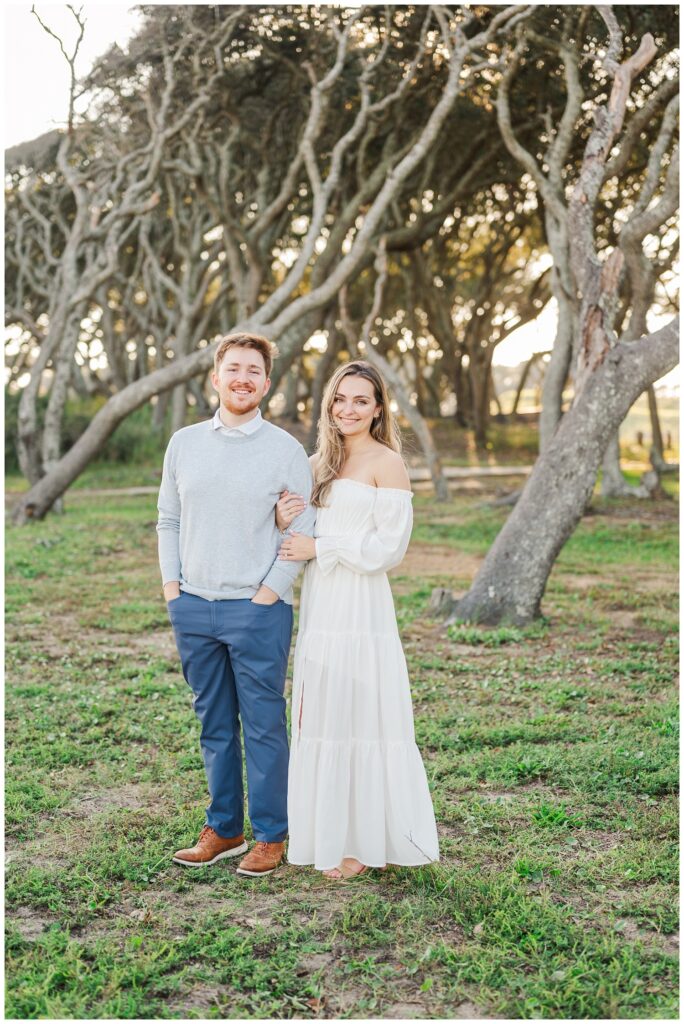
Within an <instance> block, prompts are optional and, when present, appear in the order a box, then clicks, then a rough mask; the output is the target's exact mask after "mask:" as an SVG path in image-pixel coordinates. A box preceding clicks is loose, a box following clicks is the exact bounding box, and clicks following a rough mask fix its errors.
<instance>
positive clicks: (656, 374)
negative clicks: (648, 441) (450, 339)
mask: <svg viewBox="0 0 684 1024" xmlns="http://www.w3.org/2000/svg"><path fill="white" fill-rule="evenodd" d="M678 326H679V318H676V319H675V320H674V321H672V322H671V323H670V324H668V325H667V326H666V327H663V328H662V329H661V330H660V331H658V332H657V333H656V334H652V335H650V336H649V337H647V338H643V339H641V340H640V341H636V342H623V343H620V344H619V345H617V346H615V348H613V349H611V350H610V351H608V352H607V353H606V356H605V358H604V360H603V363H602V364H601V365H600V366H599V367H597V368H596V369H595V370H594V371H593V373H592V374H591V376H590V377H589V378H588V379H587V381H586V383H585V386H584V388H583V390H582V393H581V394H580V395H579V396H578V398H577V399H576V401H575V403H574V404H573V406H572V408H571V409H570V410H569V411H568V412H566V413H565V415H564V416H563V419H562V420H561V422H560V424H559V425H558V429H557V430H556V433H555V434H554V436H553V438H552V439H551V441H550V442H549V444H548V445H547V447H546V449H545V450H544V452H542V454H541V455H540V456H539V458H538V459H537V462H536V463H535V466H534V469H533V470H532V473H531V474H530V477H529V479H528V481H527V484H526V485H525V488H524V490H523V493H522V495H521V497H520V499H519V500H518V502H517V504H516V506H515V508H514V509H513V511H512V512H511V515H510V516H509V518H508V520H507V521H506V523H505V525H504V526H503V528H502V530H501V532H500V533H499V535H498V537H497V538H496V540H495V541H494V544H493V545H492V547H491V548H490V550H489V552H488V554H487V557H486V558H485V560H484V563H483V565H482V568H481V569H480V571H479V573H478V575H477V578H476V580H475V582H474V584H473V586H472V588H471V589H470V591H469V592H468V594H466V596H465V597H464V598H462V599H461V600H460V601H457V602H455V603H454V605H453V615H452V618H451V620H450V621H463V620H465V621H468V622H483V623H488V624H496V623H500V622H512V623H514V624H517V625H524V624H526V623H528V622H530V621H532V620H533V619H534V618H536V617H537V616H538V615H539V614H540V606H541V599H542V596H543V594H544V590H545V588H546V583H547V580H548V577H549V574H550V572H551V569H552V567H553V563H554V561H555V559H556V557H557V555H558V552H559V551H560V550H561V548H562V547H563V545H564V544H565V542H566V540H567V539H568V538H569V537H570V535H571V534H572V532H573V530H574V529H575V527H576V526H577V523H578V522H579V521H580V519H581V517H582V514H583V511H584V509H585V508H586V505H587V502H588V501H589V499H590V497H591V494H592V491H593V488H594V482H595V480H596V473H597V471H598V467H599V464H600V461H601V458H602V456H603V453H604V451H605V448H606V445H607V444H608V442H609V441H610V439H611V437H612V436H614V435H615V432H616V430H617V429H618V427H619V425H620V423H621V422H622V420H623V419H624V417H625V415H626V414H627V412H628V410H629V408H630V406H631V405H632V404H633V403H634V401H635V400H636V399H637V398H638V396H639V395H640V394H641V392H642V391H643V390H644V389H645V388H646V387H647V386H648V385H649V384H650V383H652V382H653V381H656V380H658V379H659V378H660V377H662V376H663V375H664V374H665V373H667V372H668V371H669V370H671V369H672V368H673V367H674V366H676V365H677V359H678V355H677V332H678Z"/></svg>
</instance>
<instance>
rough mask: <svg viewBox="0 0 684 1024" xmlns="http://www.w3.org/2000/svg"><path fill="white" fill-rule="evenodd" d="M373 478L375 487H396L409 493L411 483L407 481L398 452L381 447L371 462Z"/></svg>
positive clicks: (407, 476) (406, 472) (404, 468)
mask: <svg viewBox="0 0 684 1024" xmlns="http://www.w3.org/2000/svg"><path fill="white" fill-rule="evenodd" d="M373 477H374V479H375V486H376V487H396V488H399V489H401V490H405V491H410V490H411V481H410V480H409V475H408V470H407V469H406V463H405V462H404V460H403V459H402V457H401V455H400V454H399V452H395V451H393V450H392V449H391V448H387V447H386V445H382V446H381V450H378V452H377V454H376V456H375V459H374V461H373Z"/></svg>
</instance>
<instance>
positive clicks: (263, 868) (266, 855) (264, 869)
mask: <svg viewBox="0 0 684 1024" xmlns="http://www.w3.org/2000/svg"><path fill="white" fill-rule="evenodd" d="M284 855H285V843H284V842H283V843H257V844H256V846H255V847H254V849H253V850H250V852H249V853H248V854H247V856H246V857H243V859H242V860H241V861H240V864H239V866H238V869H237V873H238V875H252V876H253V877H257V876H259V875H270V874H271V872H272V871H275V869H276V868H277V867H278V865H279V864H280V863H281V862H282V859H283V856H284Z"/></svg>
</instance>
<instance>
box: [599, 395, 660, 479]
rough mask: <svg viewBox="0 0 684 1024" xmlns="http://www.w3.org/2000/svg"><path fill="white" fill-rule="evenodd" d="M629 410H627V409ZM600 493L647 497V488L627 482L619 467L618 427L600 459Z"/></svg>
mask: <svg viewBox="0 0 684 1024" xmlns="http://www.w3.org/2000/svg"><path fill="white" fill-rule="evenodd" d="M628 411H629V410H628ZM601 494H602V495H603V497H604V498H647V497H648V490H647V489H646V488H645V487H643V486H641V485H637V486H636V487H634V486H633V485H632V484H628V483H627V481H626V480H625V478H624V476H623V475H622V470H621V469H620V428H619V426H618V429H617V430H616V431H615V433H614V434H613V436H612V437H611V439H610V441H609V442H608V446H607V448H606V450H605V452H604V454H603V459H602V461H601Z"/></svg>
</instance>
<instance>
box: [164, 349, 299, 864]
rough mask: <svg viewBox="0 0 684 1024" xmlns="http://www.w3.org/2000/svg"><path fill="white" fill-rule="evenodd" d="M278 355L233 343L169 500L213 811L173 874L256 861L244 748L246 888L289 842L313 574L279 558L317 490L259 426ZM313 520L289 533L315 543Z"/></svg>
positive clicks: (186, 655)
mask: <svg viewBox="0 0 684 1024" xmlns="http://www.w3.org/2000/svg"><path fill="white" fill-rule="evenodd" d="M271 364H272V348H271V343H270V342H269V341H267V340H266V339H265V338H261V337H259V336H257V335H252V334H235V335H227V336H226V337H225V338H223V339H222V340H221V342H220V344H219V346H218V348H217V350H216V355H215V358H214V372H213V373H212V375H211V382H212V385H213V387H214V389H215V390H216V391H217V392H218V394H219V398H220V405H219V408H218V409H217V411H216V415H215V416H214V418H213V420H205V421H204V422H202V423H196V424H194V425H193V426H190V427H184V428H183V429H182V430H179V431H177V432H176V433H175V434H174V435H173V437H172V438H171V440H170V442H169V445H168V448H167V451H166V455H165V458H164V470H163V474H162V483H161V488H160V491H159V504H158V508H159V519H158V522H157V531H158V534H159V563H160V567H161V574H162V583H163V587H164V598H165V600H166V601H167V602H168V612H169V618H170V619H171V624H172V626H173V630H174V634H175V638H176V645H177V647H178V653H179V654H180V658H181V663H182V666H183V674H184V676H185V679H186V680H187V682H188V684H189V685H190V687H191V689H192V691H193V693H194V701H193V704H194V708H195V712H196V714H197V717H198V718H199V720H200V723H201V734H200V745H201V749H202V756H203V759H204V767H205V771H206V776H207V783H208V786H209V794H210V797H211V802H210V804H209V806H208V807H207V811H206V824H205V826H204V828H203V829H202V831H201V833H200V836H199V839H198V840H197V843H196V845H195V846H193V847H192V848H190V849H185V850H179V851H178V852H177V853H176V854H175V855H174V857H173V860H174V861H175V863H176V864H184V865H186V866H189V867H196V866H202V865H207V864H215V863H216V862H217V861H218V860H221V859H222V858H224V857H235V856H238V855H239V854H242V853H244V852H245V851H246V850H247V844H246V842H245V839H244V835H243V821H244V818H243V814H244V812H243V792H242V749H241V742H240V722H241V723H242V734H243V736H244V745H245V758H246V762H247V788H248V796H249V816H250V820H251V823H252V831H253V833H254V838H255V839H256V845H255V846H254V848H253V849H252V850H251V851H250V853H249V854H248V855H247V856H246V857H245V858H244V859H243V860H242V861H241V862H240V865H239V867H238V871H239V872H240V874H244V875H254V876H260V875H266V874H270V872H271V871H273V870H274V869H275V868H276V867H277V866H278V864H280V862H281V861H282V858H283V854H284V850H285V838H286V836H287V770H288V758H289V750H288V745H287V732H286V719H285V698H284V696H283V690H284V687H285V676H286V672H287V662H288V654H289V648H290V641H291V637H292V584H293V583H294V580H295V579H296V577H297V575H298V573H299V572H300V570H301V568H302V566H303V564H304V563H303V562H295V561H285V560H282V559H279V558H278V557H277V550H278V547H279V546H280V541H281V540H282V538H281V536H280V533H279V531H278V528H277V526H276V521H275V506H276V502H277V501H278V498H279V495H280V492H281V491H283V490H285V489H288V490H290V491H295V492H297V493H299V494H301V495H302V496H304V498H305V500H306V501H307V502H308V500H309V497H310V494H311V487H312V482H313V481H312V478H311V470H310V467H309V461H308V459H307V457H306V453H305V451H304V449H303V448H302V446H301V445H300V444H299V442H298V441H296V440H295V439H294V438H293V437H291V436H290V434H288V433H287V432H286V431H284V430H281V429H280V428H279V427H276V426H275V425H274V424H272V423H269V422H267V421H266V420H264V419H263V418H262V416H261V413H260V411H259V403H260V402H261V400H262V399H263V397H264V395H266V394H267V392H268V390H269V388H270V386H271V381H270V376H269V375H270V372H271ZM314 521H315V509H313V508H312V507H311V506H309V505H307V507H306V509H305V510H304V511H303V512H302V513H301V514H300V515H299V516H298V517H297V519H295V520H294V522H293V523H292V528H294V529H296V530H298V531H299V532H301V533H306V534H308V535H309V536H312V535H313V527H314Z"/></svg>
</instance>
